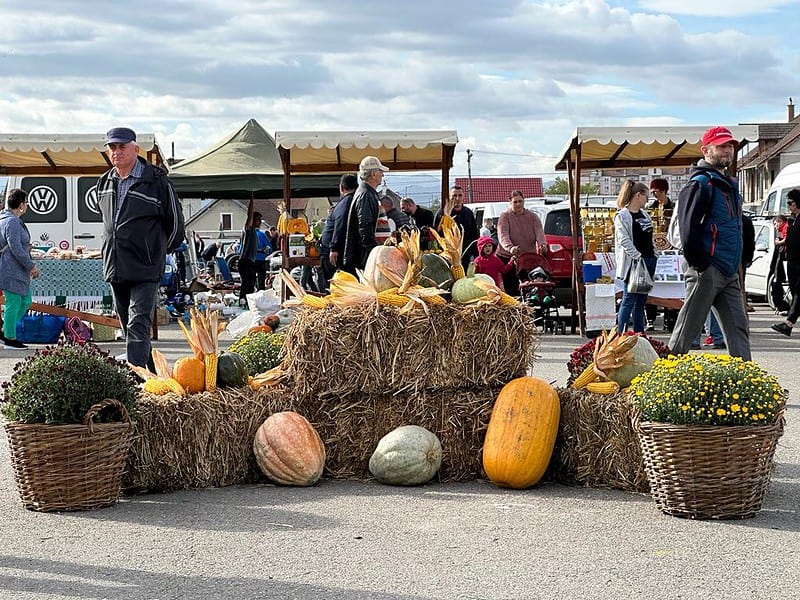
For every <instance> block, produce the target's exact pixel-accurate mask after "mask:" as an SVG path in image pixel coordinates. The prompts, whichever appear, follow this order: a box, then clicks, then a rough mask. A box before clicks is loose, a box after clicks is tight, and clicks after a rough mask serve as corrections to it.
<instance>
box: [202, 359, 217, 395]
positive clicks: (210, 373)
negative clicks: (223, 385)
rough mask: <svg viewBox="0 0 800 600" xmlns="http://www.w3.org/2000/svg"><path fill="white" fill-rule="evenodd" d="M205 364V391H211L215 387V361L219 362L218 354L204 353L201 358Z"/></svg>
mask: <svg viewBox="0 0 800 600" xmlns="http://www.w3.org/2000/svg"><path fill="white" fill-rule="evenodd" d="M203 362H204V363H205V365H206V391H207V392H213V391H214V390H215V389H217V362H219V355H218V354H214V353H212V354H206V355H205V357H204V358H203Z"/></svg>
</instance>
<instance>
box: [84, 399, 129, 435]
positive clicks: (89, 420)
mask: <svg viewBox="0 0 800 600" xmlns="http://www.w3.org/2000/svg"><path fill="white" fill-rule="evenodd" d="M109 406H113V407H114V408H116V409H117V411H118V412H119V414H120V416H121V417H122V422H123V423H130V422H131V416H130V415H129V414H128V409H126V408H125V405H124V404H123V403H122V402H120V401H119V400H115V399H113V398H106V399H105V400H101V401H100V402H98V403H97V404H93V405H92V406H91V407H90V408H89V410H87V411H86V414H85V415H84V417H83V424H84V425H86V426H87V427H88V428H89V433H94V418H95V417H96V416H97V415H98V414H100V411H102V410H103V409H104V408H108V407H109Z"/></svg>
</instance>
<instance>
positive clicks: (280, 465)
mask: <svg viewBox="0 0 800 600" xmlns="http://www.w3.org/2000/svg"><path fill="white" fill-rule="evenodd" d="M253 452H254V453H255V456H256V462H257V463H258V466H259V468H260V469H261V471H262V472H263V473H264V475H266V476H267V477H269V478H270V479H272V480H273V481H274V482H275V483H280V484H283V485H301V486H305V485H314V484H315V483H316V482H317V480H319V478H320V476H321V475H322V470H323V469H324V468H325V445H324V444H323V443H322V439H321V438H320V437H319V434H318V433H317V431H316V429H314V426H313V425H311V423H309V422H308V420H307V419H306V418H305V417H304V416H302V415H300V414H298V413H296V412H293V411H286V412H279V413H275V414H273V415H271V416H270V417H269V418H267V420H266V421H264V422H263V423H262V424H261V427H259V428H258V431H257V432H256V437H255V439H254V440H253Z"/></svg>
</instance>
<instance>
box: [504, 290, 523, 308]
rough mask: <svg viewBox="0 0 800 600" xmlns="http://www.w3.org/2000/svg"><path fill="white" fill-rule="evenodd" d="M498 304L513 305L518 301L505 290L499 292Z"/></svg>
mask: <svg viewBox="0 0 800 600" xmlns="http://www.w3.org/2000/svg"><path fill="white" fill-rule="evenodd" d="M500 304H502V305H504V306H514V305H516V304H519V301H518V300H517V299H516V298H514V296H509V295H508V294H506V293H505V292H502V293H501V294H500Z"/></svg>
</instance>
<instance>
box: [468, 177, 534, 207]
mask: <svg viewBox="0 0 800 600" xmlns="http://www.w3.org/2000/svg"><path fill="white" fill-rule="evenodd" d="M470 182H471V183H472V197H471V198H470V190H469V188H470ZM456 185H460V186H461V187H462V188H463V189H464V192H465V193H464V196H465V197H466V200H465V202H508V197H509V196H510V195H511V192H513V191H514V190H520V191H521V192H522V193H523V195H524V196H525V197H526V198H540V197H542V196H544V188H543V187H542V178H541V177H472V178H471V179H470V178H469V177H456Z"/></svg>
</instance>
